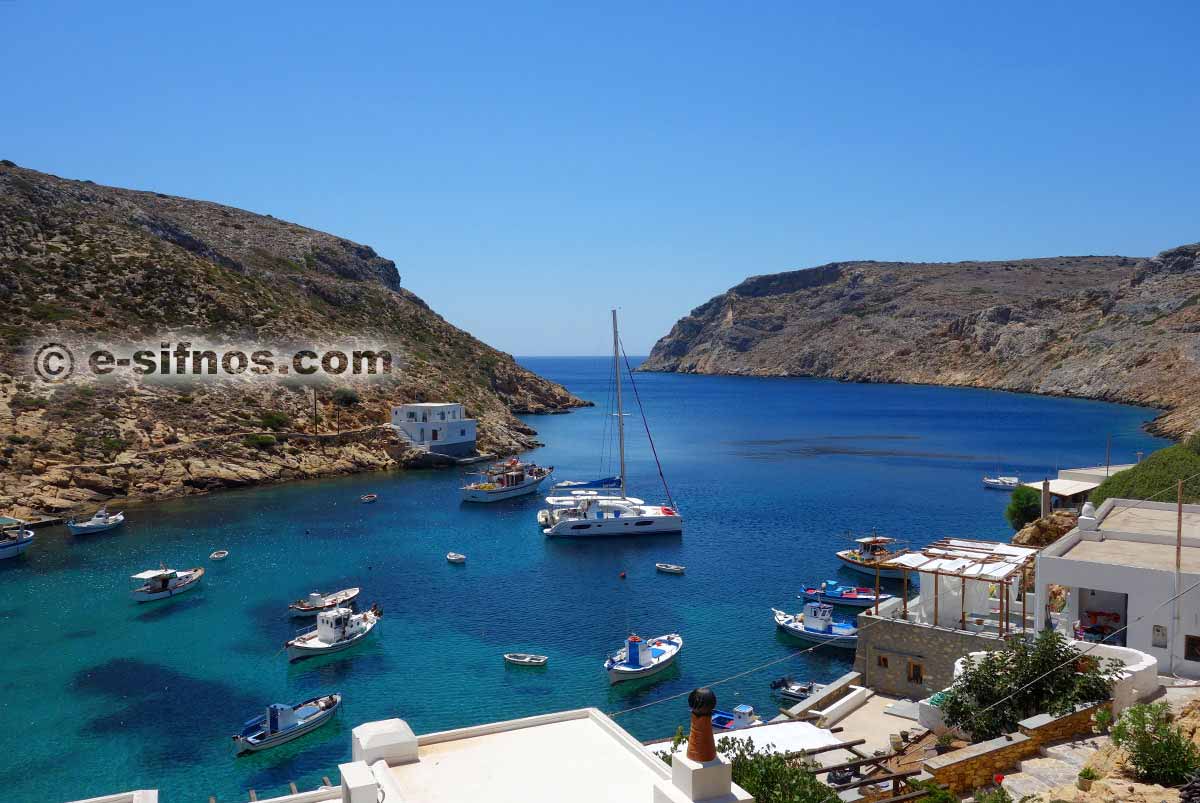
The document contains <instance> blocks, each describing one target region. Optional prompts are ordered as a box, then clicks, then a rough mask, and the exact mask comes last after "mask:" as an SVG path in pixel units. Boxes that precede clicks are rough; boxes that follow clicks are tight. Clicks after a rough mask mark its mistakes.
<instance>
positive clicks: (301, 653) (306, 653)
mask: <svg viewBox="0 0 1200 803" xmlns="http://www.w3.org/2000/svg"><path fill="white" fill-rule="evenodd" d="M378 624H379V620H378V619H376V620H375V621H373V622H370V623H369V624H368V625H366V629H365V630H363V631H362V632H360V633H356V634H355V635H354V636H353V637H351V638H348V639H346V640H345V641H338V642H335V643H333V644H325V643H324V642H320V641H316V640H313V641H311V642H309V643H307V644H303V643H301V644H297V643H296V642H295V641H289V642H288V645H287V656H288V660H289V661H299V660H301V659H303V658H311V657H313V656H316V655H328V654H330V653H335V652H341V651H342V650H348V649H350V648H351V647H353V646H354V645H355V644H358V643H359V642H361V641H362V640H363V639H365V638H366V637H367V636H369V635H371V633H373V632H374V631H375V627H376V625H378Z"/></svg>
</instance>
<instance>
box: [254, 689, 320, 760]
mask: <svg viewBox="0 0 1200 803" xmlns="http://www.w3.org/2000/svg"><path fill="white" fill-rule="evenodd" d="M341 704H342V695H340V694H327V695H324V696H322V697H314V698H312V699H311V700H305V701H304V702H302V703H297V704H296V705H283V704H281V703H272V704H271V705H269V706H267V713H265V714H264V715H262V716H261V717H255V718H254V719H251V720H247V721H246V724H245V725H244V726H243V727H242V732H241V733H239V734H237V735H236V736H234V737H233V744H234V745H235V747H236V748H237V752H238V754H239V755H240V754H242V753H254V752H257V751H259V750H267V749H269V748H272V747H277V746H279V745H281V744H283V743H284V742H290V741H291V740H292V739H296V738H298V737H300V736H303V735H304V734H306V733H309V732H310V731H313V730H316V729H317V728H319V727H321V726H322V725H324V724H325V723H326V722H328V721H329V720H330V719H332V718H333V715H334V714H335V713H336V712H337V710H338V706H340V705H341Z"/></svg>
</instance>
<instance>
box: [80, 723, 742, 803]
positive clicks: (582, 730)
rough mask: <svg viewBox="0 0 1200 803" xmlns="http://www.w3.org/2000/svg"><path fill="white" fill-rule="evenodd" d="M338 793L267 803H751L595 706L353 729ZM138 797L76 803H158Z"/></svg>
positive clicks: (725, 772)
mask: <svg viewBox="0 0 1200 803" xmlns="http://www.w3.org/2000/svg"><path fill="white" fill-rule="evenodd" d="M352 733H353V741H352V755H351V759H352V760H351V761H349V762H347V763H345V764H340V765H338V771H339V773H340V775H341V783H340V786H333V785H332V784H331V785H330V786H325V787H321V788H319V789H315V790H312V791H308V792H300V793H298V794H293V795H287V796H285V797H279V798H272V799H270V800H269V801H268V800H261V803H334V802H335V801H336V802H337V803H378V801H381V800H382V801H385V802H386V803H483V802H484V801H486V802H487V803H565V802H566V801H570V803H610V801H622V802H623V803H692V802H693V801H708V803H718V801H719V803H754V798H753V797H751V796H750V795H749V794H747V793H746V792H745V790H743V789H741V788H740V787H738V786H736V785H735V784H733V782H732V767H731V765H730V763H729V761H728V759H725V758H722V757H721V756H717V758H716V759H714V760H712V761H707V762H697V761H692V760H691V759H688V758H687V757H686V756H682V755H677V756H675V757H674V758H673V760H672V763H671V765H669V766H668V765H667V764H666V762H664V761H663V760H662V759H661V758H659V757H658V756H656V755H655V754H654V753H652V752H651V751H650V750H649V749H647V748H646V747H644V746H643V745H642V744H641V743H640V742H638V741H637V740H636V739H634V738H633V737H632V736H630V735H629V734H628V733H627V732H626V731H625V730H624V729H622V728H621V727H620V726H619V725H617V724H616V723H615V722H614V721H613V720H611V719H609V718H608V717H607V716H605V715H604V714H603V713H601V712H600V711H598V710H597V709H595V708H583V709H577V710H574V711H561V712H558V713H554V714H545V715H543V716H536V717H528V718H525V719H514V720H509V721H507V722H492V723H489V724H486V725H479V726H476V727H472V728H460V729H458V730H451V731H442V732H441V733H430V734H426V735H424V736H416V735H414V734H413V732H412V729H411V728H409V726H408V724H407V723H406V722H405V721H404V720H402V719H388V720H383V721H380V722H368V723H365V724H363V725H359V726H358V727H357V728H354V730H353V731H352ZM156 797H157V795H156V792H155V790H141V791H138V792H131V793H126V794H124V795H112V796H109V797H106V798H93V799H92V800H90V801H77V803H155V800H156Z"/></svg>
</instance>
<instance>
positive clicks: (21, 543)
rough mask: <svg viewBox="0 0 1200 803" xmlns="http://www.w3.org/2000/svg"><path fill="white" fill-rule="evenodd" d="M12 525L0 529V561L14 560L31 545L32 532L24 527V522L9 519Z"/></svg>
mask: <svg viewBox="0 0 1200 803" xmlns="http://www.w3.org/2000/svg"><path fill="white" fill-rule="evenodd" d="M9 521H13V522H15V523H14V524H9V525H6V526H5V527H4V528H3V529H0V560H3V559H4V558H15V557H16V556H17V555H20V554H21V553H22V552H24V551H25V550H27V549H29V547H30V546H31V545H32V544H33V530H30V529H28V528H27V527H25V522H23V521H20V520H19V519H9Z"/></svg>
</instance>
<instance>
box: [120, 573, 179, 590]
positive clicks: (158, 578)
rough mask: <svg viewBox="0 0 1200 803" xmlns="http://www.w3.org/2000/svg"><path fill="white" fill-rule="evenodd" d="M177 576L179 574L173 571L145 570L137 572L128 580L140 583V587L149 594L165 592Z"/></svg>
mask: <svg viewBox="0 0 1200 803" xmlns="http://www.w3.org/2000/svg"><path fill="white" fill-rule="evenodd" d="M178 576H179V572H177V571H175V570H174V569H147V570H146V571H144V572H138V573H137V574H135V575H132V576H131V577H130V578H129V579H130V580H136V581H138V583H140V587H141V588H144V589H146V590H147V591H150V592H155V591H166V590H167V589H168V588H170V587H171V581H172V580H175V579H176V578H177V577H178Z"/></svg>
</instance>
